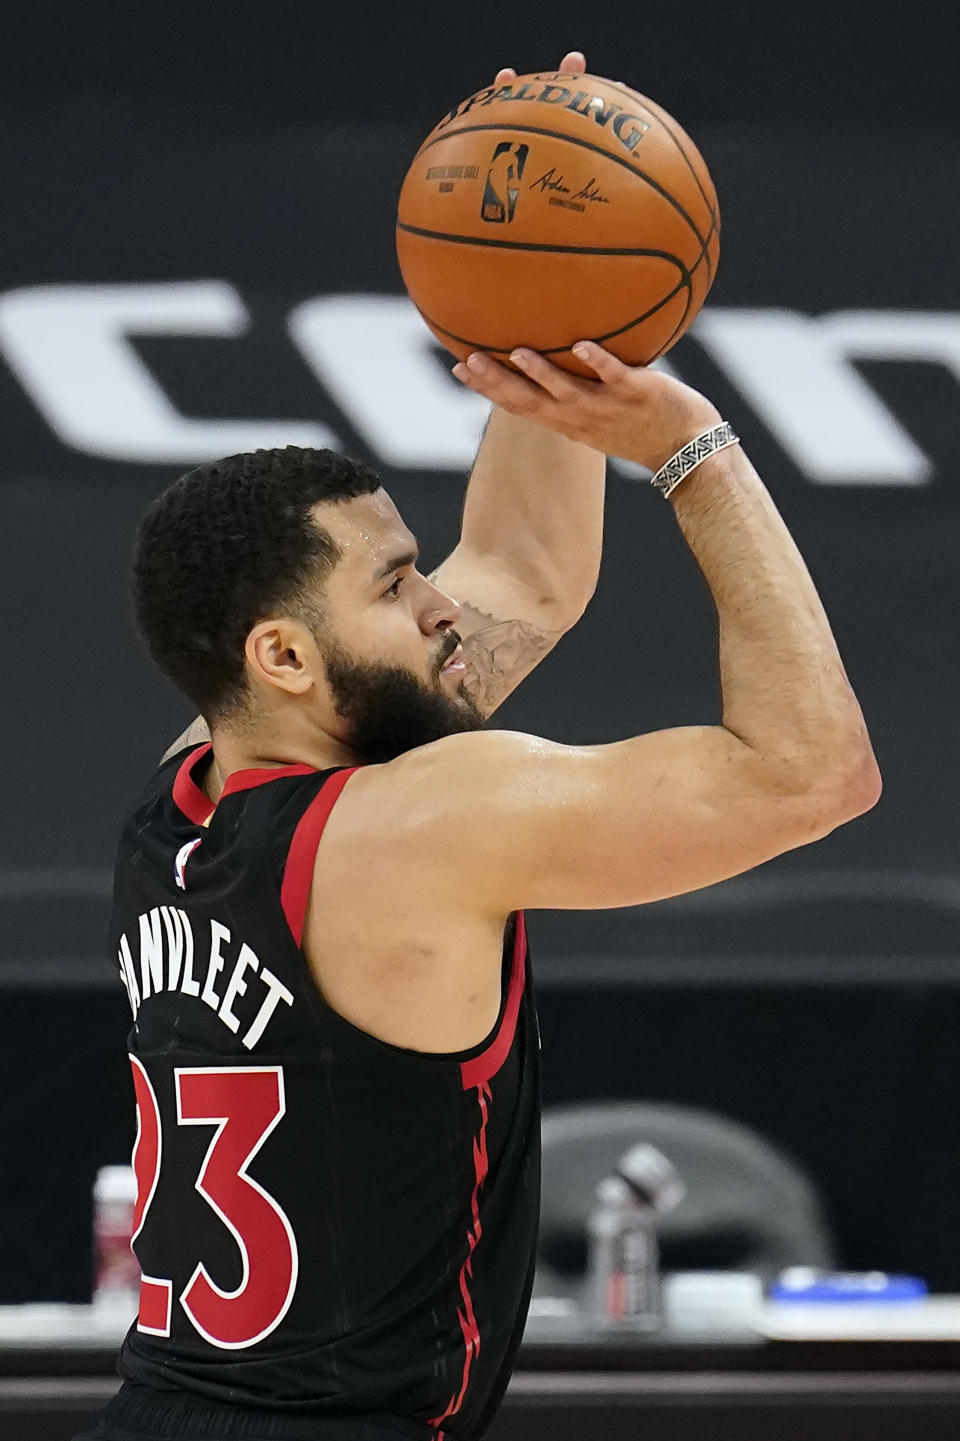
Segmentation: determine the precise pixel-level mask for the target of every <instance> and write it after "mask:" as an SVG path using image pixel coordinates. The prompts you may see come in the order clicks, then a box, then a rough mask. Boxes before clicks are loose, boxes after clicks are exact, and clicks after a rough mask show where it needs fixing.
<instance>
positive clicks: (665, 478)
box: [650, 420, 740, 500]
mask: <svg viewBox="0 0 960 1441" xmlns="http://www.w3.org/2000/svg"><path fill="white" fill-rule="evenodd" d="M739 444H740V437H739V435H737V433H736V431H735V430H734V428H733V426H732V425H731V424H730V423H729V421H726V420H718V421H717V423H716V424H715V425H711V426H709V427H707V428H706V429H705V430H702V431H701V432H700V433H699V434H698V435H695V436H693V437H692V438H691V439H690V440H689V441H687V442H686V443H685V444H684V445H681V446H680V447H679V449H678V450H677V451H675V453H674V454H673V455H671V456H670V458H669V460H667V461H665V463H664V464H663V465H662V466H660V467H659V469H658V470H656V471H654V473H653V475H652V476H651V477H650V484H651V485H652V486H653V488H654V490H657V491H659V492H660V494H661V495H662V496H663V498H664V500H669V499H670V497H671V496H672V495H673V493H674V491H675V490H676V489H677V487H678V486H679V485H680V484H681V482H682V481H684V480H686V478H687V476H688V475H691V474H692V473H693V471H695V470H697V469H698V468H699V467H700V466H701V465H703V464H704V462H705V461H708V460H710V458H711V457H712V456H714V455H717V454H718V453H719V452H720V451H722V450H728V449H729V448H730V446H732V445H739Z"/></svg>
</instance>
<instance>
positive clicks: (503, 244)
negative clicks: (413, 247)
mask: <svg viewBox="0 0 960 1441" xmlns="http://www.w3.org/2000/svg"><path fill="white" fill-rule="evenodd" d="M397 229H398V230H404V231H406V232H407V234H408V235H421V236H423V238H424V239H425V240H449V241H452V242H453V244H454V245H483V246H487V247H488V248H490V249H493V250H534V251H543V252H544V253H549V254H551V255H623V256H631V255H632V256H637V255H649V256H652V257H653V258H654V259H657V260H669V261H670V262H671V264H673V265H675V266H676V267H677V269H678V270H679V271H681V272H682V274H683V275H684V276H685V277H688V276H689V275H690V273H691V272H690V269H688V267H687V266H686V265H684V263H683V261H682V260H681V259H680V257H679V256H678V255H671V253H670V251H669V250H646V249H642V248H639V247H637V248H633V247H630V248H628V247H623V248H620V247H618V246H615V245H547V244H543V245H541V244H539V243H538V242H537V241H535V240H495V239H494V238H493V236H492V235H454V234H452V233H451V232H449V231H446V230H426V229H424V228H423V226H420V225H407V224H406V222H405V221H402V220H398V221H397ZM701 258H702V252H701V255H698V256H697V259H696V261H695V262H694V265H695V266H696V265H699V263H700V260H701Z"/></svg>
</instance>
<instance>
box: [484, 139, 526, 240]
mask: <svg viewBox="0 0 960 1441" xmlns="http://www.w3.org/2000/svg"><path fill="white" fill-rule="evenodd" d="M529 151H530V147H529V145H514V144H513V143H512V142H511V141H509V140H501V141H500V144H499V145H498V146H497V148H496V150H495V151H494V152H493V156H492V158H491V160H490V169H489V170H488V171H487V182H486V184H485V185H484V187H483V203H482V205H481V207H480V218H481V219H482V220H489V221H491V222H493V224H495V225H503V224H504V223H505V222H509V221H511V220H512V219H513V212H514V211H515V210H516V208H517V197H518V196H519V194H520V180H521V177H522V175H523V167H524V166H525V165H526V163H527V155H528V154H529Z"/></svg>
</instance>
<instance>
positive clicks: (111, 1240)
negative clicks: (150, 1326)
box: [93, 1166, 140, 1328]
mask: <svg viewBox="0 0 960 1441" xmlns="http://www.w3.org/2000/svg"><path fill="white" fill-rule="evenodd" d="M136 1199H137V1182H136V1177H135V1176H134V1173H133V1167H132V1166H101V1168H100V1170H99V1171H98V1172H97V1177H96V1180H95V1182H94V1186H93V1312H94V1316H95V1318H96V1320H97V1322H98V1323H101V1324H103V1325H105V1326H109V1327H117V1328H120V1327H126V1326H128V1325H129V1324H130V1322H131V1321H132V1320H133V1318H134V1317H135V1316H136V1314H137V1306H138V1303H139V1295H140V1267H139V1265H138V1263H137V1258H136V1256H134V1254H133V1252H132V1251H131V1249H130V1237H131V1235H132V1234H133V1210H134V1205H135V1203H136Z"/></svg>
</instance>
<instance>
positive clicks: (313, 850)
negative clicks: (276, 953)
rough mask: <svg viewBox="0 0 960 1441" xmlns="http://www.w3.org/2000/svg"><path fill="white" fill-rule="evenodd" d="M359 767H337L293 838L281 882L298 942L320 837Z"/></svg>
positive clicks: (286, 910) (285, 907)
mask: <svg viewBox="0 0 960 1441" xmlns="http://www.w3.org/2000/svg"><path fill="white" fill-rule="evenodd" d="M359 769H360V767H359V766H350V767H348V768H347V769H346V770H342V771H335V772H334V774H333V775H332V776H331V777H330V779H329V780H327V781H325V782H324V784H323V785H322V786H321V788H320V790H319V791H318V793H317V794H316V795H315V796H314V798H313V800H312V801H311V802H310V804H309V806H308V807H307V809H306V810H305V811H304V813H303V815H302V816H301V817H300V819H299V821H298V822H297V827H296V830H295V831H294V833H293V837H292V839H291V841H290V847H289V850H288V851H287V861H286V865H285V866H284V868H283V880H282V882H281V884H280V905H281V907H282V909H283V914H284V916H285V917H286V920H287V925H288V926H289V927H290V934H291V935H292V936H293V939H294V941H295V942H296V944H297V945H298V946H299V945H301V943H302V941H303V926H304V922H305V920H306V915H307V902H308V901H309V899H310V883H311V881H312V880H313V867H314V863H315V861H316V856H317V847H318V846H319V844H320V838H321V836H322V835H323V832H324V827H325V826H326V824H327V821H328V820H329V819H330V812H331V811H332V810H333V807H334V805H335V803H336V801H337V799H338V798H339V796H340V793H341V791H342V790H343V788H344V786H345V785H346V783H347V781H348V780H349V779H350V777H351V776H352V775H353V774H354V773H355V772H356V771H358V770H359Z"/></svg>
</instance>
